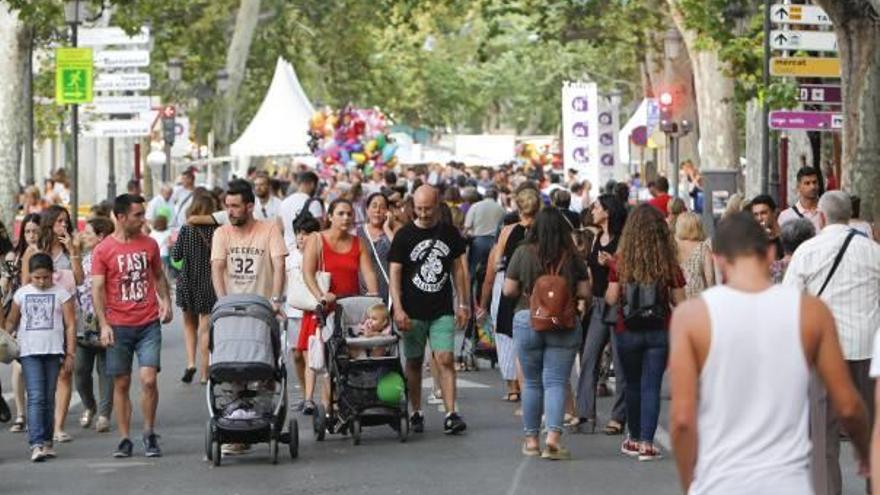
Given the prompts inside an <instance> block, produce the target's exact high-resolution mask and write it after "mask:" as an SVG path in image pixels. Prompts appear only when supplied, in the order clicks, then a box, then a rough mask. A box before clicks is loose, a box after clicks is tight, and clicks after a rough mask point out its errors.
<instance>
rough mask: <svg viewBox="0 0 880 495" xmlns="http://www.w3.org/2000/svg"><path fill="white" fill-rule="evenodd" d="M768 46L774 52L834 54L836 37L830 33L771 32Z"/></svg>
mask: <svg viewBox="0 0 880 495" xmlns="http://www.w3.org/2000/svg"><path fill="white" fill-rule="evenodd" d="M770 46H771V48H773V49H774V50H806V51H811V52H836V51H837V35H836V34H834V33H833V32H831V31H773V32H771V33H770Z"/></svg>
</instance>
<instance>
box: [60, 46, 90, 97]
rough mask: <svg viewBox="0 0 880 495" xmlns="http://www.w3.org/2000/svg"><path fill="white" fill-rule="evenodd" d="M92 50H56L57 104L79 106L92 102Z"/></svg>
mask: <svg viewBox="0 0 880 495" xmlns="http://www.w3.org/2000/svg"><path fill="white" fill-rule="evenodd" d="M92 76H93V59H92V49H91V48H56V49H55V102H56V103H57V104H59V105H78V104H82V103H91V101H92Z"/></svg>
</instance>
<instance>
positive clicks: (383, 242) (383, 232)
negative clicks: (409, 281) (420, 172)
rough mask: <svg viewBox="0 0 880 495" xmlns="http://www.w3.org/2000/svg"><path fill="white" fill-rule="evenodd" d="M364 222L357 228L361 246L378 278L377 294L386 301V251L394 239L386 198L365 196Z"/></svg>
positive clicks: (362, 282) (364, 288)
mask: <svg viewBox="0 0 880 495" xmlns="http://www.w3.org/2000/svg"><path fill="white" fill-rule="evenodd" d="M365 209H366V222H364V225H362V226H361V227H359V228H358V229H357V232H358V237H359V238H360V240H361V246H363V247H364V249H367V250H368V251H367V253H368V254H369V255H370V261H371V262H372V264H373V271H374V272H376V274H377V275H376V276H377V277H378V279H379V295H381V296H382V299H383V300H384V301H385V302H386V303H387V302H388V251H390V250H391V241H392V240H393V239H394V231H393V230H392V227H391V215H390V214H389V204H388V198H387V197H386V196H385V195H384V194H382V193H380V192H377V193H373V194H371V195H369V196H367V202H366V203H365ZM360 285H361V292H365V291H366V287H367V285H366V281H365V280H364V278H363V277H361V283H360Z"/></svg>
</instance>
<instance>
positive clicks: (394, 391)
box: [376, 371, 406, 406]
mask: <svg viewBox="0 0 880 495" xmlns="http://www.w3.org/2000/svg"><path fill="white" fill-rule="evenodd" d="M405 389H406V384H405V383H404V382H403V377H402V376H400V373H397V372H396V371H390V372H388V373H385V375H383V376H382V378H380V379H379V384H378V385H377V386H376V395H377V396H378V397H379V400H381V401H382V402H384V403H386V404H390V405H394V406H396V405H398V404H400V402H401V401H402V400H403V399H404V397H405V396H404V390H405Z"/></svg>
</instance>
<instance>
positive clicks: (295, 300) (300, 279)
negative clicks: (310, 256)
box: [287, 234, 330, 311]
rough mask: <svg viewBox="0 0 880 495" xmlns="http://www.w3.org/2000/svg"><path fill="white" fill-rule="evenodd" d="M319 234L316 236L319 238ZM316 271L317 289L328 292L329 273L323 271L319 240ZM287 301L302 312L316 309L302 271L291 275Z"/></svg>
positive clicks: (315, 303) (322, 243) (321, 239)
mask: <svg viewBox="0 0 880 495" xmlns="http://www.w3.org/2000/svg"><path fill="white" fill-rule="evenodd" d="M320 235H321V234H318V236H319V237H320ZM320 242H321V244H320V245H319V247H318V249H319V253H320V254H319V258H318V260H319V261H318V271H317V272H315V280H316V281H317V282H318V288H319V289H321V292H327V291H329V290H330V272H326V271H324V247H323V245H324V240H323V238H322V237H321V238H320ZM287 300H288V301H289V303H290V305H291V306H293V307H294V308H296V309H299V310H302V311H314V310H315V308H317V307H318V300H317V299H315V295H314V294H312V291H310V290H309V288H308V286H307V285H306V281H305V276H304V275H303V272H302V270H300V271H299V272H295V273H291V277H290V284H289V285H288V288H287Z"/></svg>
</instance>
